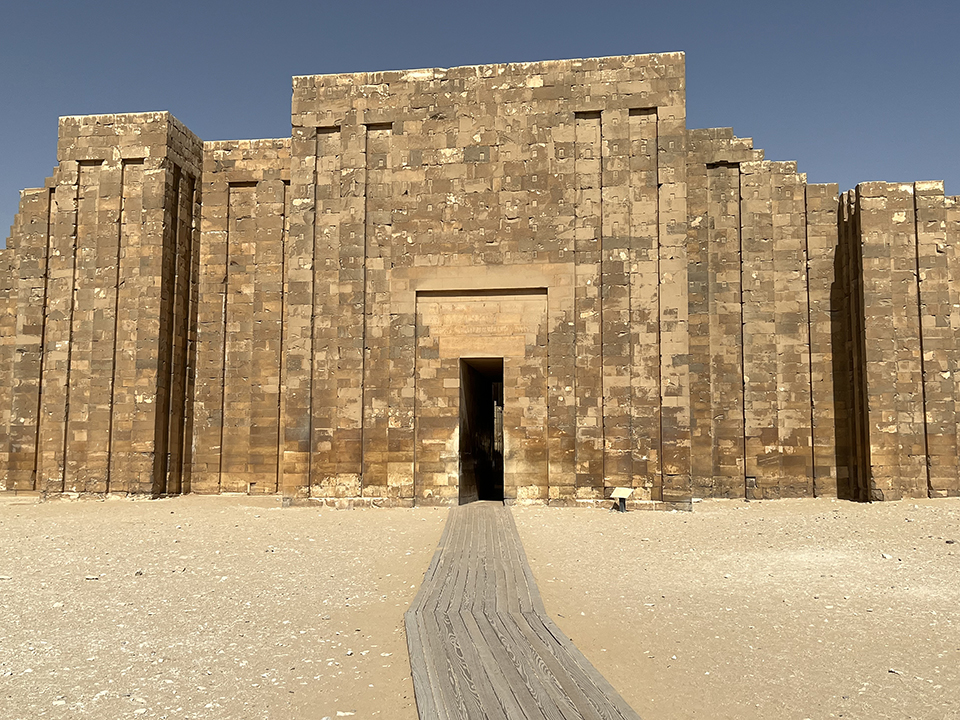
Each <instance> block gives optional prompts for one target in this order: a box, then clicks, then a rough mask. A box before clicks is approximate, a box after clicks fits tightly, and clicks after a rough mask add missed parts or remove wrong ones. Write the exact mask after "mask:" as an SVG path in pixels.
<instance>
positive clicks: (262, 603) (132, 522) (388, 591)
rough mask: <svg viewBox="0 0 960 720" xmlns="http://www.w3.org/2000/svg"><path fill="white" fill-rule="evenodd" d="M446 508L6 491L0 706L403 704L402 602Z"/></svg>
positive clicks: (190, 709)
mask: <svg viewBox="0 0 960 720" xmlns="http://www.w3.org/2000/svg"><path fill="white" fill-rule="evenodd" d="M24 503H27V504H24ZM445 518H446V511H445V510H436V509H429V508H418V509H415V510H399V509H398V510H352V511H336V510H318V509H315V508H299V507H294V508H284V509H282V510H281V509H280V507H279V501H278V500H275V499H272V498H270V499H264V500H256V499H249V498H246V497H243V498H236V497H233V498H231V497H195V496H194V497H189V496H188V497H183V498H176V499H171V500H142V501H136V502H134V501H128V500H108V501H105V502H104V501H100V502H98V501H90V500H81V501H56V502H48V503H43V504H37V503H36V502H35V501H32V500H31V501H26V500H23V499H20V500H19V501H11V500H3V501H0V576H2V577H3V578H4V579H0V718H3V719H4V720H19V719H21V718H22V719H23V720H27V719H28V718H29V719H32V718H84V717H90V718H103V719H109V718H127V717H130V718H238V719H241V718H242V719H246V718H290V719H297V718H316V719H317V720H319V719H320V718H324V717H330V718H336V717H356V718H390V719H392V718H400V719H403V718H409V719H411V720H412V719H414V718H416V717H417V713H416V704H415V702H414V699H413V684H412V682H411V680H410V666H409V663H408V660H407V648H406V640H405V636H404V633H403V612H404V611H405V610H406V609H407V607H408V606H409V605H410V602H411V601H412V600H413V597H414V595H415V594H416V591H417V588H418V587H419V584H420V581H421V580H422V578H423V573H424V571H425V570H426V568H427V565H428V564H429V562H430V558H431V556H432V555H433V552H434V550H435V549H436V545H437V542H438V541H439V539H440V532H441V530H442V529H443V521H444V519H445ZM6 578H9V579H6Z"/></svg>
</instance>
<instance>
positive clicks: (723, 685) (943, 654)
mask: <svg viewBox="0 0 960 720" xmlns="http://www.w3.org/2000/svg"><path fill="white" fill-rule="evenodd" d="M514 517H515V518H516V520H517V525H518V526H519V529H520V536H521V538H522V539H523V542H524V546H525V548H526V551H527V555H528V558H529V560H530V565H531V567H532V569H533V571H534V574H535V576H536V577H537V581H538V584H539V587H540V591H541V594H542V595H543V598H544V602H545V604H546V606H547V609H548V611H550V613H551V614H552V615H553V616H554V618H555V619H556V620H557V622H558V624H559V625H560V626H561V628H563V630H564V631H565V632H567V634H569V635H570V636H571V637H572V638H573V640H574V641H575V642H576V643H577V645H578V647H580V649H581V650H582V651H583V652H584V654H585V655H587V657H588V658H590V660H591V661H592V662H593V663H594V665H595V666H596V667H597V669H598V670H600V672H602V673H603V674H604V675H605V676H606V677H607V679H608V680H609V681H610V682H611V683H612V684H613V685H614V687H616V688H618V689H619V690H620V691H621V693H622V694H623V695H624V697H625V699H626V700H627V701H628V702H629V703H630V704H631V705H632V706H633V707H634V708H635V709H636V710H637V712H639V713H640V715H641V716H642V717H643V718H644V719H645V720H658V719H661V718H663V719H664V720H666V719H667V718H669V719H670V720H680V719H683V718H717V719H719V718H744V719H752V718H765V719H767V720H769V719H771V718H776V719H778V720H781V719H784V720H786V719H792V718H797V719H799V720H802V719H803V718H833V717H837V718H840V717H843V718H870V719H877V718H924V719H933V718H960V500H956V499H948V500H932V501H927V500H922V501H907V502H898V503H883V504H875V505H857V504H853V503H847V502H837V501H833V502H831V501H829V500H778V501H770V502H751V503H745V502H742V501H740V502H734V501H707V502H703V503H698V504H696V505H695V511H694V512H693V513H657V512H650V513H647V512H634V513H628V514H627V515H619V514H617V513H608V512H603V511H596V510H593V511H591V510H561V509H548V508H536V509H535V508H525V509H521V510H517V511H515V513H514Z"/></svg>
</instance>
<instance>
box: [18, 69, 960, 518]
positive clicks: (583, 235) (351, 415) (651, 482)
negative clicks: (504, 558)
mask: <svg viewBox="0 0 960 720" xmlns="http://www.w3.org/2000/svg"><path fill="white" fill-rule="evenodd" d="M683 63H684V61H683V56H682V55H680V54H664V55H646V56H626V57H614V58H599V59H590V60H570V61H551V62H544V63H532V64H515V65H488V66H473V67H464V68H452V69H433V70H416V71H397V72H385V73H360V74H351V75H333V76H331V75H326V76H304V77H297V78H294V83H293V108H292V110H293V112H292V119H293V130H292V134H291V137H290V138H284V139H277V140H248V141H224V142H212V143H201V142H200V140H199V139H197V138H196V137H195V136H193V135H192V134H191V133H190V132H189V131H188V130H186V129H185V128H184V127H183V126H182V125H181V124H179V123H178V122H177V121H176V120H175V119H174V118H173V117H172V116H170V115H169V114H168V113H145V114H137V115H102V116H90V117H69V118H63V119H62V120H61V125H60V139H59V146H58V160H59V164H58V166H57V168H56V169H55V171H54V173H53V176H52V177H51V178H50V179H49V180H48V181H47V182H46V184H45V185H44V187H42V188H39V189H36V190H27V191H24V193H23V195H22V198H21V205H20V212H19V214H18V215H17V217H16V219H15V221H14V224H13V227H12V229H11V236H10V239H9V240H8V244H7V249H5V250H3V251H2V252H0V489H4V490H7V491H16V492H48V493H59V492H86V493H105V492H134V493H154V494H164V493H180V492H190V491H192V492H201V493H219V492H241V493H282V494H284V495H285V496H288V497H291V498H307V497H310V498H314V499H316V500H319V501H323V502H331V503H334V502H348V503H351V502H363V503H375V504H403V505H411V504H425V503H453V502H458V501H460V500H465V499H469V498H470V497H475V496H476V493H477V486H476V484H475V482H474V481H473V480H471V482H474V485H472V486H471V488H469V489H466V490H465V489H464V488H463V486H462V482H461V472H462V467H461V462H462V458H461V452H462V447H464V446H463V445H462V444H461V442H460V433H461V430H462V427H463V425H462V423H463V422H464V420H463V418H464V407H462V403H464V402H467V401H466V400H464V398H465V397H466V395H465V392H466V394H470V392H472V390H469V388H466V387H465V386H463V384H462V383H463V378H462V377H461V374H462V373H463V372H465V371H464V370H463V366H462V365H461V362H462V361H468V362H469V363H474V365H471V367H480V368H487V369H488V370H489V368H491V367H497V368H499V367H501V366H500V364H499V363H500V362H501V361H502V381H503V409H502V427H503V447H502V455H503V494H504V498H505V499H506V500H507V501H508V502H549V503H553V504H561V505H562V504H574V503H583V502H586V503H591V502H597V501H601V500H603V499H604V498H606V497H609V494H610V491H611V490H612V489H613V488H614V487H618V486H628V487H632V488H634V490H635V494H634V500H633V502H634V503H635V504H636V505H637V506H640V505H645V506H660V505H659V504H660V503H668V504H670V503H687V502H689V501H690V500H691V499H692V498H696V497H746V498H751V499H752V498H778V497H797V496H812V495H828V496H833V495H837V496H839V497H848V498H854V499H860V500H869V499H889V498H900V497H917V496H926V495H930V496H942V495H956V494H960V478H958V474H960V468H958V460H957V424H958V412H957V411H958V399H960V375H958V370H960V367H958V365H960V347H958V343H957V338H958V337H960V335H958V330H960V313H958V312H957V308H958V307H960V296H958V294H957V293H958V292H960V290H958V289H957V288H960V276H958V273H960V270H958V267H960V258H958V257H957V251H956V245H957V242H958V240H960V209H958V208H960V204H958V202H957V199H956V198H948V197H944V194H943V187H942V184H938V183H914V184H888V183H865V184H862V185H860V186H858V187H857V188H856V190H854V191H851V192H849V193H845V194H844V195H842V196H841V195H840V194H839V191H838V187H837V186H836V185H808V184H807V182H806V178H805V176H804V175H803V174H800V173H798V172H797V166H796V164H795V163H792V162H789V163H788V162H771V161H768V160H765V159H764V158H763V153H762V152H761V151H759V150H756V149H754V148H753V146H752V142H751V141H750V140H749V139H743V138H737V137H735V136H734V134H733V131H732V130H730V129H724V128H720V129H710V130H687V128H686V125H685V88H684V64H683ZM491 360H492V361H493V363H492V364H491ZM497 372H499V370H498V371H497ZM468 390H469V392H467V391H468ZM484 412H485V413H487V414H489V411H484ZM498 412H499V411H498ZM498 422H501V420H498ZM471 432H473V431H471ZM484 433H485V434H484ZM481 436H482V438H485V439H483V440H482V442H486V443H488V444H489V437H490V433H489V431H487V430H484V431H483V432H482V433H480V435H477V437H481ZM477 442H481V441H480V440H477ZM498 442H499V441H498ZM498 452H500V451H499V450H498Z"/></svg>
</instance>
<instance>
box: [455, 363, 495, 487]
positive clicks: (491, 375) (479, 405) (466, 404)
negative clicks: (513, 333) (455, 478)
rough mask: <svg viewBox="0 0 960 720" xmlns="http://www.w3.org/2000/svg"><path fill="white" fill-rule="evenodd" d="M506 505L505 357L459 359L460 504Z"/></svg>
mask: <svg viewBox="0 0 960 720" xmlns="http://www.w3.org/2000/svg"><path fill="white" fill-rule="evenodd" d="M475 500H499V501H500V502H503V358H473V359H461V360H460V504H461V505H464V504H466V503H469V502H473V501H475Z"/></svg>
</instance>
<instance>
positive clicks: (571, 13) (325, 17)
mask: <svg viewBox="0 0 960 720" xmlns="http://www.w3.org/2000/svg"><path fill="white" fill-rule="evenodd" d="M958 29H960V3H958V2H956V0H942V1H941V0H935V1H931V2H925V1H924V0H916V1H915V2H913V3H906V2H902V1H899V0H898V1H896V2H893V1H890V0H874V1H872V2H869V1H855V0H847V1H846V2H836V1H835V0H834V1H832V2H821V1H820V0H803V1H802V2H780V1H779V0H745V1H743V2H737V1H736V0H729V1H727V2H689V1H684V0H673V1H672V2H664V1H663V0H658V1H656V2H646V1H643V0H634V1H632V2H629V1H622V2H613V1H611V0H578V1H576V2H574V1H573V0H553V1H551V2H524V1H523V0H513V1H509V0H483V1H482V2H473V3H459V2H456V1H455V0H448V1H447V2H439V1H438V0H416V1H415V2H413V1H409V0H392V1H383V0H366V1H365V2H337V3H334V2H324V1H322V0H314V1H313V2H294V1H289V2H285V1H284V0H273V1H272V2H264V1H263V0H233V1H232V2H217V1H209V0H194V1H193V2H182V1H181V0H165V1H164V2H144V3H141V2H136V1H133V0H124V1H123V2H113V1H107V0H103V1H97V0H89V1H86V2H76V1H69V2H68V1H67V0H58V1H51V0H30V2H13V0H2V2H0V229H2V231H0V238H3V237H5V236H6V234H7V233H6V230H7V228H8V227H9V225H10V224H11V223H12V222H13V217H14V214H15V212H16V209H17V202H18V197H19V190H20V189H21V188H24V187H37V186H40V185H42V184H43V182H44V178H46V177H47V176H48V175H50V173H51V170H52V168H53V167H54V165H55V163H56V136H57V118H58V116H61V115H81V114H94V113H113V112H141V111H149V110H169V111H170V112H172V113H173V114H174V115H175V116H177V117H178V118H179V119H180V120H181V121H182V122H184V123H185V124H186V125H187V127H189V128H190V129H191V130H192V131H193V132H194V133H196V134H197V135H199V136H200V137H201V138H203V139H204V140H222V139H243V138H267V137H284V136H289V134H290V96H291V77H292V76H293V75H310V74H322V73H337V72H359V71H373V70H394V69H407V68H420V67H452V66H457V65H473V64H485V63H501V62H522V61H537V60H553V59H561V58H573V57H591V56H600V55H625V54H634V53H654V52H671V51H683V52H685V53H686V66H687V125H688V127H691V128H698V127H725V126H732V127H733V128H734V132H736V134H737V135H739V136H741V137H752V138H753V139H754V146H755V147H758V148H762V149H763V150H764V151H765V152H766V157H767V158H768V159H771V160H796V161H797V162H798V166H799V170H800V172H806V173H807V175H808V179H809V181H810V182H838V183H839V184H840V187H841V189H847V188H851V187H853V186H854V185H855V184H856V183H858V182H862V181H867V180H890V181H913V180H944V181H945V182H946V191H947V193H948V194H960V39H958V38H960V30H958Z"/></svg>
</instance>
